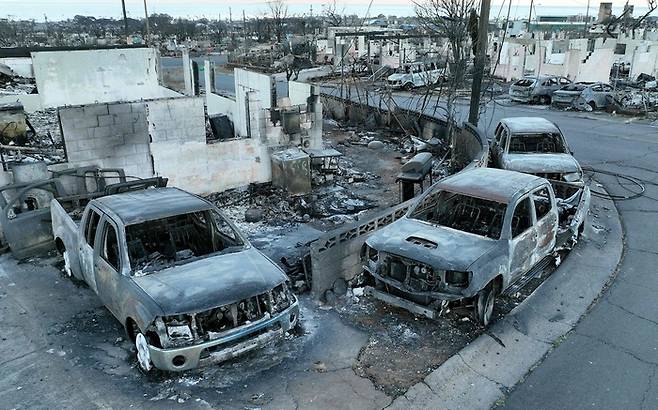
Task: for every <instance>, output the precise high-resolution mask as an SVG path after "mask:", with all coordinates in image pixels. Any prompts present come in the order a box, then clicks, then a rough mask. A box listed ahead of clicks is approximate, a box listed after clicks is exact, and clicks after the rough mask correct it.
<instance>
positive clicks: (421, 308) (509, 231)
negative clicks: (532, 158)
mask: <svg viewBox="0 0 658 410" xmlns="http://www.w3.org/2000/svg"><path fill="white" fill-rule="evenodd" d="M558 230H559V217H558V207H557V203H556V198H555V194H554V192H553V187H552V186H551V184H550V183H549V182H548V181H547V180H546V179H544V178H540V177H536V176H533V175H527V174H522V173H519V172H513V171H505V170H499V169H492V168H476V169H472V170H466V171H462V172H459V173H457V174H454V175H452V176H449V177H447V178H445V179H443V180H442V181H440V182H438V183H436V184H435V185H434V186H433V187H432V188H431V189H430V190H428V191H427V192H426V193H425V194H424V195H422V196H421V197H420V198H419V199H418V200H417V202H416V203H415V205H413V206H412V207H411V209H410V210H409V211H408V213H407V214H406V215H405V216H404V217H403V218H401V219H399V220H397V221H396V222H394V223H392V224H391V225H389V226H386V227H385V228H383V229H381V230H379V231H377V232H375V233H374V234H373V235H372V236H370V237H369V238H368V239H367V240H366V243H365V245H364V248H363V250H362V260H363V268H364V270H365V272H366V275H367V276H369V277H371V278H372V279H374V283H375V287H374V288H373V287H369V288H367V293H368V294H370V295H372V296H374V297H376V298H378V299H381V300H383V301H385V302H387V303H391V304H394V305H397V306H400V307H402V308H405V309H407V310H410V311H412V312H415V313H419V314H422V315H425V316H428V317H432V318H433V317H435V316H436V315H437V313H438V312H440V311H441V309H443V308H444V307H445V306H446V305H447V303H449V302H450V301H472V302H473V307H474V315H475V317H476V318H477V320H478V321H479V322H480V323H481V324H483V325H485V326H486V325H487V324H489V322H490V321H491V318H492V314H493V308H494V300H495V297H496V295H498V294H500V293H501V292H502V291H504V290H506V289H508V288H510V287H511V286H513V285H514V284H515V283H517V282H519V281H520V280H521V279H522V278H524V277H527V276H528V275H532V274H533V273H535V272H538V270H537V269H540V268H543V267H545V266H546V265H547V263H548V262H547V261H550V260H551V258H552V255H553V253H554V250H555V247H556V244H557V235H558ZM539 271H540V270H539Z"/></svg>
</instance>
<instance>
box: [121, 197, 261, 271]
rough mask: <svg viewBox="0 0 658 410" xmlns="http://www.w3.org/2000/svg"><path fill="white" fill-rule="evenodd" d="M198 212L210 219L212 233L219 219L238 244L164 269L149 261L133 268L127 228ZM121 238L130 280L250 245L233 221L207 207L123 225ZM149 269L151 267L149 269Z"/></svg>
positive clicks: (182, 260)
mask: <svg viewBox="0 0 658 410" xmlns="http://www.w3.org/2000/svg"><path fill="white" fill-rule="evenodd" d="M200 212H202V213H206V218H207V217H210V218H211V219H210V221H209V222H210V226H211V228H212V230H213V232H216V231H218V230H219V229H218V227H217V224H216V218H221V219H222V220H223V221H224V222H225V223H226V224H227V225H228V226H229V227H230V228H231V231H232V232H233V233H234V235H235V239H236V241H237V242H239V243H238V244H237V245H234V246H227V247H226V248H224V249H222V250H218V251H213V252H210V253H206V254H203V255H198V256H192V257H190V258H185V259H181V260H178V261H174V262H172V263H170V264H168V265H167V266H164V267H163V266H161V265H152V262H151V261H149V262H148V263H147V264H146V265H145V266H141V267H139V268H138V266H139V264H138V265H137V266H133V265H134V263H133V262H134V261H133V260H132V259H131V256H130V252H129V250H128V237H127V234H126V229H127V228H129V227H131V226H136V225H141V224H144V223H148V222H154V221H159V220H162V219H168V218H173V217H176V216H182V215H189V214H196V213H200ZM123 236H124V246H125V252H126V262H127V263H126V266H127V272H128V275H129V276H130V277H132V278H138V277H142V276H147V275H151V274H153V273H157V272H162V271H165V270H169V269H171V268H175V267H178V266H182V265H186V264H188V263H192V262H195V261H198V260H201V259H207V258H210V257H214V256H220V255H226V254H229V253H235V252H240V251H243V250H246V249H248V248H250V247H251V244H250V243H249V241H248V239H247V238H246V237H245V236H244V234H243V233H242V232H241V231H240V230H239V229H238V228H237V226H236V225H235V224H234V223H233V221H231V220H230V219H229V218H227V217H226V215H224V213H223V212H221V211H220V210H218V209H216V208H214V207H209V208H208V209H202V210H198V211H192V212H185V213H181V214H177V215H171V216H168V217H163V218H156V219H149V220H145V221H140V222H137V223H134V224H130V225H125V226H123ZM149 267H151V268H150V269H149Z"/></svg>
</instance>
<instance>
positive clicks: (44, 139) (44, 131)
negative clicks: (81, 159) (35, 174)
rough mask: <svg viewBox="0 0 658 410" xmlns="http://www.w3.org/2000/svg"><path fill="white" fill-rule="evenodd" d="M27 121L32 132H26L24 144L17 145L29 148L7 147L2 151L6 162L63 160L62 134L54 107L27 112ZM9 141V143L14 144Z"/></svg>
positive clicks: (54, 161) (52, 161) (53, 161)
mask: <svg viewBox="0 0 658 410" xmlns="http://www.w3.org/2000/svg"><path fill="white" fill-rule="evenodd" d="M27 121H28V122H29V124H30V125H31V126H32V128H33V130H34V132H30V133H29V134H28V138H27V140H26V141H25V144H16V145H17V146H23V147H29V148H32V149H30V150H16V151H14V150H12V149H10V148H7V149H6V150H5V152H4V161H6V162H34V161H44V162H46V163H49V164H51V163H58V162H63V161H65V155H64V150H63V142H62V136H61V133H60V128H59V120H58V118H57V110H56V109H54V108H51V109H45V110H42V111H35V112H32V113H29V114H27ZM14 144H15V142H13V141H12V142H10V143H9V145H14Z"/></svg>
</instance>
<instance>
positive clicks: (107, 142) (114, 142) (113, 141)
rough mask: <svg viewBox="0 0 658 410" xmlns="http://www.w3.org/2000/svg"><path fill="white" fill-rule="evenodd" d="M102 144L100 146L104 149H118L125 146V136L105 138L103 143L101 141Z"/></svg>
mask: <svg viewBox="0 0 658 410" xmlns="http://www.w3.org/2000/svg"><path fill="white" fill-rule="evenodd" d="M99 143H101V145H100V146H103V147H113V148H116V147H117V146H121V145H124V144H125V143H126V141H125V140H124V138H123V135H116V134H114V135H111V136H109V137H107V138H104V139H103V140H102V141H99Z"/></svg>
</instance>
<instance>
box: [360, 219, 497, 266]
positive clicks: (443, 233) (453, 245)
mask: <svg viewBox="0 0 658 410" xmlns="http://www.w3.org/2000/svg"><path fill="white" fill-rule="evenodd" d="M409 238H417V239H420V240H421V241H423V242H425V243H427V244H432V243H433V244H436V247H435V248H433V249H430V248H428V247H426V246H423V245H418V244H416V243H413V242H410V241H409ZM366 243H367V244H368V246H370V247H372V248H374V249H376V250H377V251H379V252H386V253H390V254H394V255H398V256H401V257H403V258H408V259H411V260H414V261H418V262H421V263H424V264H426V265H430V266H432V267H434V268H435V269H445V270H458V271H466V270H467V269H468V267H469V266H471V265H472V264H473V263H474V262H475V261H476V260H478V259H479V258H480V257H482V256H483V255H484V254H486V253H487V252H489V250H491V249H492V248H493V247H494V246H495V245H496V244H497V243H498V241H496V240H494V239H489V238H485V237H481V236H478V235H472V234H468V233H465V232H461V231H457V230H454V229H450V228H445V227H441V226H435V225H430V224H428V223H424V222H421V221H418V220H415V219H410V218H406V217H405V218H402V219H400V220H398V221H396V222H394V223H392V224H391V225H389V226H387V227H386V228H384V229H381V230H380V231H378V232H376V233H375V234H373V235H372V236H371V237H370V238H368V240H367V241H366Z"/></svg>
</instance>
